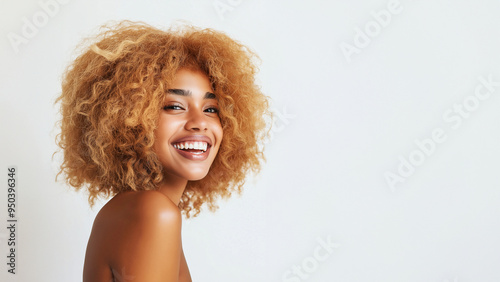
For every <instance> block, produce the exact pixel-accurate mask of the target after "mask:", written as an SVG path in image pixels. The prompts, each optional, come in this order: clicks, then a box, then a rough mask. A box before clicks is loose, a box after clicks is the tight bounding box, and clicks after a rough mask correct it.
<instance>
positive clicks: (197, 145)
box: [174, 142, 208, 151]
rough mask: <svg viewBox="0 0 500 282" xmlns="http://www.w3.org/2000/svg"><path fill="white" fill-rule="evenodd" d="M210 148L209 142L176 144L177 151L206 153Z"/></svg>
mask: <svg viewBox="0 0 500 282" xmlns="http://www.w3.org/2000/svg"><path fill="white" fill-rule="evenodd" d="M207 147H208V143H207V142H181V143H176V144H174V148H176V149H181V150H182V149H196V150H203V151H206V150H207Z"/></svg>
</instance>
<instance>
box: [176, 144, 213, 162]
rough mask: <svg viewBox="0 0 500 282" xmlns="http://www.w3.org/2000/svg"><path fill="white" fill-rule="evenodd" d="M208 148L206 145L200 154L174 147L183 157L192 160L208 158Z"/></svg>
mask: <svg viewBox="0 0 500 282" xmlns="http://www.w3.org/2000/svg"><path fill="white" fill-rule="evenodd" d="M210 148H211V147H208V148H207V150H206V151H205V152H203V153H201V154H194V153H189V152H186V151H183V150H180V149H177V148H175V147H174V149H175V150H176V151H177V152H178V153H179V154H180V155H181V156H183V157H184V158H186V159H189V160H192V161H204V160H206V159H207V158H208V153H210Z"/></svg>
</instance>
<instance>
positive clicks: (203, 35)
mask: <svg viewBox="0 0 500 282" xmlns="http://www.w3.org/2000/svg"><path fill="white" fill-rule="evenodd" d="M90 40H92V42H91V43H90V44H83V51H82V52H81V54H80V55H79V56H78V57H77V58H76V59H75V60H74V61H73V62H72V64H71V65H70V66H69V67H68V68H67V70H66V71H65V73H64V75H63V81H62V93H61V95H60V96H59V97H58V98H57V99H56V103H60V107H61V108H60V112H61V116H62V118H61V120H60V122H59V123H60V126H61V132H60V133H59V134H58V135H57V137H56V140H57V144H58V146H59V147H60V148H61V149H62V151H63V155H64V157H63V161H62V164H61V169H60V172H59V173H58V176H59V175H60V174H63V175H64V179H65V180H66V182H67V183H68V184H69V185H71V186H73V187H74V188H75V189H76V190H80V189H81V188H82V187H85V188H86V189H87V190H88V192H89V198H88V199H89V204H90V206H93V205H94V204H95V200H96V199H97V198H98V197H100V196H104V197H109V196H114V195H116V194H117V193H119V192H123V191H140V190H156V189H158V185H159V184H160V182H161V181H162V179H163V173H162V166H161V164H160V162H159V159H158V157H157V155H156V154H155V152H154V151H153V143H154V140H155V129H156V127H157V123H158V119H159V114H160V110H161V107H162V103H163V101H164V99H165V95H166V92H167V90H168V89H169V85H170V84H171V83H172V81H173V77H174V76H175V74H176V72H177V71H178V70H179V69H181V68H197V69H200V70H202V71H203V72H204V73H205V74H206V75H207V76H208V77H209V79H210V82H211V83H212V86H213V89H214V92H215V93H216V95H217V97H218V103H219V106H220V112H219V117H220V121H221V125H222V129H223V132H224V138H223V140H222V143H221V145H220V149H219V152H218V154H217V157H216V158H215V160H214V162H213V164H212V166H211V168H210V171H209V172H208V174H207V176H206V177H205V178H203V179H201V180H198V181H189V182H188V184H187V186H186V189H185V191H184V194H183V195H182V197H181V199H180V203H179V208H180V210H181V211H182V212H183V213H184V214H185V215H186V216H187V217H190V216H197V215H198V214H199V213H200V209H201V206H202V205H203V204H206V205H207V206H208V208H209V209H210V210H212V211H215V210H216V209H217V205H216V204H215V201H216V200H217V198H228V197H229V196H230V195H231V193H232V192H234V191H237V192H238V193H241V191H242V186H243V184H244V182H245V177H246V175H247V173H248V172H254V173H258V172H259V171H260V168H261V161H265V157H264V155H263V142H262V141H264V139H265V138H266V137H267V136H268V134H269V130H266V128H267V124H268V123H267V120H266V117H271V118H272V113H271V112H270V111H269V97H267V96H265V95H263V94H262V92H261V91H260V89H259V87H258V86H257V85H256V83H255V74H256V71H257V68H256V66H255V63H254V60H255V59H256V58H257V56H256V55H255V54H254V53H253V52H252V51H250V50H249V49H248V48H247V47H245V46H243V45H242V44H240V43H238V42H237V41H235V40H233V39H231V38H230V37H228V36H227V35H225V34H224V33H221V32H218V31H214V30H212V29H200V28H196V27H193V26H188V25H185V26H181V27H177V28H171V29H169V30H166V31H164V30H160V29H157V28H154V27H152V26H149V25H147V24H144V23H137V22H130V21H124V22H119V23H117V24H112V25H105V26H103V27H102V29H101V32H100V34H99V35H98V36H96V37H93V38H91V39H90ZM87 41H88V40H87Z"/></svg>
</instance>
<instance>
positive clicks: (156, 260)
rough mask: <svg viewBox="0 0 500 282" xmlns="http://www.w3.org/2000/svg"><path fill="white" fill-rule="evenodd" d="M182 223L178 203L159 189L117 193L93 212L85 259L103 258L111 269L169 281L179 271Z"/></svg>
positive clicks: (91, 262)
mask: <svg viewBox="0 0 500 282" xmlns="http://www.w3.org/2000/svg"><path fill="white" fill-rule="evenodd" d="M181 223H182V217H181V213H180V211H179V209H178V207H177V206H176V205H175V204H174V203H173V202H172V201H171V200H170V199H169V198H168V197H166V196H165V195H163V194H162V193H160V192H158V191H139V192H124V193H120V194H118V195H116V196H114V197H113V198H112V199H111V200H110V201H109V202H108V203H106V205H104V206H103V208H102V209H101V211H99V213H98V215H97V216H96V219H95V221H94V226H93V228H92V234H91V237H90V239H89V244H88V247H87V255H86V259H85V261H86V262H85V263H86V264H87V262H88V263H89V264H93V263H94V261H95V260H93V259H92V257H93V258H94V259H97V258H100V260H102V259H103V258H105V264H106V265H107V266H108V267H109V269H112V271H113V272H114V271H119V272H125V273H127V275H131V276H134V277H136V278H140V279H139V280H141V281H170V280H169V279H170V276H172V279H174V276H173V275H175V274H177V275H178V273H179V263H180V262H179V261H180V254H181ZM85 268H86V266H85ZM160 270H161V271H160ZM84 272H85V270H84ZM175 277H177V276H175ZM172 281H175V280H172Z"/></svg>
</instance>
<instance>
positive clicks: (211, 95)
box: [167, 89, 217, 99]
mask: <svg viewBox="0 0 500 282" xmlns="http://www.w3.org/2000/svg"><path fill="white" fill-rule="evenodd" d="M167 93H168V94H175V95H181V96H186V97H191V96H193V93H192V92H191V91H189V90H184V89H168V90H167ZM203 99H217V97H216V96H215V94H214V93H212V92H207V93H205V96H203Z"/></svg>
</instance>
